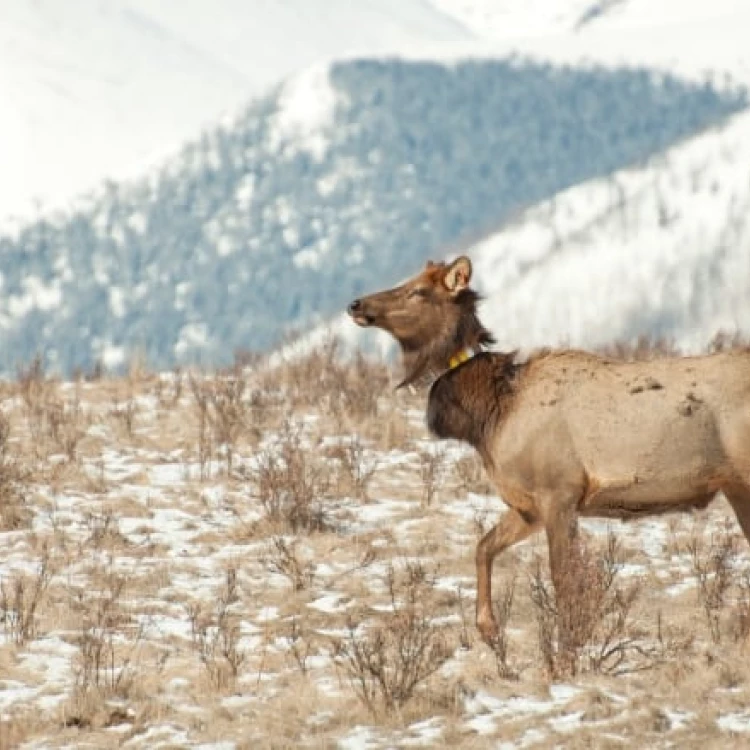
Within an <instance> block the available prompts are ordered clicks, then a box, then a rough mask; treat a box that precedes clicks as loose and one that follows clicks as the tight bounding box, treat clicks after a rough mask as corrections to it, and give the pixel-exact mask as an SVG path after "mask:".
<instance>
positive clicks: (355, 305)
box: [349, 299, 362, 313]
mask: <svg viewBox="0 0 750 750" xmlns="http://www.w3.org/2000/svg"><path fill="white" fill-rule="evenodd" d="M361 307H362V303H361V302H360V301H359V300H358V299H355V300H354V302H352V303H351V304H350V305H349V312H350V313H355V312H357V310H359V309H360V308H361Z"/></svg>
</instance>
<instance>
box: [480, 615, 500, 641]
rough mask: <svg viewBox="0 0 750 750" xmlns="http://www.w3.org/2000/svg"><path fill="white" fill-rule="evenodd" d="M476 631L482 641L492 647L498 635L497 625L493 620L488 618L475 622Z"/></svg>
mask: <svg viewBox="0 0 750 750" xmlns="http://www.w3.org/2000/svg"><path fill="white" fill-rule="evenodd" d="M477 630H479V634H480V635H481V636H482V640H483V641H484V642H485V643H486V644H487V645H488V646H494V645H495V643H497V637H498V635H499V633H498V629H497V623H496V622H495V620H494V618H488V619H486V620H485V619H483V620H477Z"/></svg>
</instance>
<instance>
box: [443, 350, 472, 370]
mask: <svg viewBox="0 0 750 750" xmlns="http://www.w3.org/2000/svg"><path fill="white" fill-rule="evenodd" d="M472 354H474V352H472V351H471V350H470V349H461V350H460V351H458V352H456V353H455V354H454V355H453V356H452V357H451V358H450V359H449V360H448V367H450V368H451V370H452V369H453V368H454V367H458V366H459V365H461V364H463V363H464V362H466V360H467V359H471V356H472Z"/></svg>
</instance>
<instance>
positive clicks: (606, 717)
mask: <svg viewBox="0 0 750 750" xmlns="http://www.w3.org/2000/svg"><path fill="white" fill-rule="evenodd" d="M730 343H732V345H734V343H736V342H730ZM726 345H727V344H726V342H723V343H722V342H718V341H717V343H716V346H717V347H719V346H726ZM652 349H658V350H659V351H669V347H668V346H667V345H665V344H661V345H659V346H658V347H651V346H650V345H648V346H647V345H646V344H645V343H643V342H642V343H641V344H639V345H638V346H636V347H635V348H634V351H633V350H630V349H627V350H626V348H624V347H623V348H622V350H621V351H620V352H619V354H618V356H627V357H636V356H637V357H645V356H652V355H653V352H652V351H651V350H652ZM248 361H251V365H250V366H248V367H241V366H240V365H239V364H238V365H237V366H235V367H232V368H229V369H227V370H226V371H223V372H221V373H206V372H203V373H198V372H192V373H189V372H182V371H176V372H173V373H164V374H162V375H161V376H155V375H153V374H151V373H149V372H148V371H147V369H146V368H145V367H144V366H143V364H142V363H140V364H139V363H134V366H133V368H131V371H130V372H129V373H128V375H127V376H126V377H123V378H115V377H108V376H106V375H101V376H100V377H99V378H98V379H95V380H90V379H80V380H78V381H77V382H73V383H64V382H59V381H57V380H55V379H54V378H51V377H49V376H47V375H46V374H45V373H44V372H43V370H42V368H41V364H40V362H35V363H32V365H31V366H29V367H28V368H25V369H23V370H20V371H19V373H18V377H17V379H16V380H15V381H14V382H11V383H7V384H4V386H3V388H2V391H1V392H0V399H1V400H2V403H1V404H0V407H1V408H0V569H1V570H2V573H0V624H2V628H0V749H1V748H3V747H17V746H18V747H24V743H29V744H28V746H29V747H31V746H37V747H39V746H44V747H84V746H88V747H102V748H107V747H118V746H120V745H125V746H127V747H144V748H147V747H149V748H150V747H156V746H165V747H170V746H171V747H190V746H193V745H198V744H200V743H215V742H220V741H225V742H234V743H235V745H236V747H238V748H243V747H248V748H249V747H252V748H256V747H257V748H270V747H290V748H291V747H294V748H298V747H336V746H338V745H339V744H340V743H343V744H344V745H346V744H347V743H349V744H350V745H354V744H356V743H359V744H360V745H362V744H369V746H372V747H385V746H390V747H407V746H429V747H444V746H446V745H451V746H455V747H456V748H457V749H459V750H462V749H464V748H480V747H496V746H498V745H499V744H500V743H502V742H508V743H512V744H515V745H518V746H521V745H525V746H534V745H535V744H536V746H539V747H545V746H553V745H558V746H563V747H607V746H612V747H615V746H616V747H622V746H633V747H658V746H667V745H669V744H671V745H673V746H679V747H693V746H696V745H698V744H700V745H701V746H705V747H722V746H727V743H730V744H731V743H732V742H736V743H739V742H742V741H744V739H746V738H747V737H748V736H750V719H743V717H744V716H746V715H747V711H746V708H745V706H746V704H747V701H748V699H750V667H748V666H746V665H747V647H748V635H749V634H750V566H749V565H748V564H747V561H748V559H749V557H750V555H749V554H748V548H747V544H746V542H745V540H744V539H743V538H742V536H741V534H740V533H739V530H738V527H737V526H736V522H735V521H734V519H733V518H732V516H731V511H730V509H729V507H728V505H727V504H726V503H723V502H720V503H717V504H716V505H715V506H712V508H711V509H710V510H709V511H708V512H706V513H703V514H701V515H699V516H697V517H696V520H695V521H693V520H691V519H690V518H685V517H682V516H680V517H673V518H670V517H666V518H664V519H656V520H653V521H651V520H649V521H644V522H638V523H633V524H629V525H619V526H615V527H612V529H610V530H609V531H606V530H605V529H604V528H603V526H601V525H596V524H593V525H587V522H584V523H583V526H584V531H585V532H586V534H587V536H586V539H587V545H586V547H585V548H584V552H583V554H582V555H581V557H580V559H579V560H578V561H577V562H576V565H575V566H574V569H571V571H570V579H571V580H570V589H571V591H572V592H573V593H574V594H575V596H576V597H578V598H577V599H576V601H577V602H578V604H577V606H576V607H571V606H569V605H568V604H566V602H565V601H558V600H557V598H556V597H555V595H554V592H553V589H552V587H551V584H550V581H549V575H548V572H547V568H546V563H541V562H539V560H540V559H541V560H546V545H545V543H544V540H543V539H542V538H541V537H538V538H536V539H534V540H531V541H530V542H528V543H527V544H524V545H519V547H518V548H517V549H514V550H513V551H511V552H508V553H505V554H504V555H502V557H501V558H500V559H499V560H498V563H497V566H496V575H495V592H494V602H495V609H496V617H497V620H498V622H499V624H500V633H501V635H500V637H499V638H498V640H497V642H496V643H495V644H494V648H492V649H490V648H489V647H487V646H486V645H484V644H483V643H481V641H480V640H479V638H478V636H477V634H476V631H475V628H474V623H473V620H474V598H475V590H474V586H475V580H474V545H475V544H476V541H477V535H478V534H479V533H480V532H481V531H482V530H486V529H487V528H488V527H489V526H490V525H491V524H493V523H494V522H495V521H496V517H497V515H498V514H499V513H500V512H501V511H502V503H501V502H500V500H499V499H497V498H494V497H492V495H493V492H494V491H493V490H492V488H491V486H490V485H489V484H488V482H487V479H486V476H485V474H484V470H483V468H482V466H481V462H480V461H479V460H478V459H477V458H476V457H475V456H473V455H469V454H467V453H465V452H461V451H460V450H459V449H458V448H457V447H456V446H453V445H451V444H445V445H443V444H441V445H439V446H438V445H434V444H433V445H430V444H429V443H428V442H426V440H427V436H426V434H425V431H424V412H423V409H424V403H423V400H422V397H420V396H414V395H412V394H409V393H403V392H397V393H396V392H393V390H392V388H391V385H392V384H391V381H390V379H389V376H388V373H387V370H386V369H385V367H384V366H383V365H382V364H380V363H369V362H368V361H367V360H365V359H359V360H357V361H355V362H354V363H349V364H347V363H346V362H344V361H342V359H341V358H340V356H339V351H338V348H337V345H336V344H335V343H333V342H331V343H329V344H327V345H325V346H323V347H321V348H320V349H319V350H317V351H315V352H313V353H312V354H311V355H310V356H308V357H301V358H298V359H294V360H291V361H288V362H283V363H281V364H279V365H277V366H274V367H269V366H268V365H267V363H265V362H264V361H263V360H259V359H257V358H252V360H248ZM609 534H614V536H612V537H610V536H609ZM615 538H616V543H615V541H614V539H615ZM644 550H647V553H646V552H645V551H644ZM571 601H573V598H571ZM644 670H647V671H644ZM561 680H565V682H564V683H561V682H560V681H561ZM722 717H723V718H722ZM727 717H729V718H727ZM720 719H721V721H720ZM722 721H729V722H730V723H729V725H728V726H730V727H734V729H731V730H730V729H727V728H726V727H725V725H724V724H722ZM743 721H744V722H745V724H743V723H742V722H743ZM732 722H734V723H732ZM737 726H740V727H743V726H747V728H748V733H747V734H746V733H745V730H744V729H742V728H740V729H737V728H736V727H737ZM731 732H734V734H732V733H731ZM607 743H609V745H608V744H607Z"/></svg>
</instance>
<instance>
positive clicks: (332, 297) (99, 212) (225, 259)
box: [0, 57, 745, 370]
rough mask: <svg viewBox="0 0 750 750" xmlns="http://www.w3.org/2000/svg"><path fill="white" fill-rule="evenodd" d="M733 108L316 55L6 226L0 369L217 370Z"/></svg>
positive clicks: (628, 88) (557, 74)
mask: <svg viewBox="0 0 750 750" xmlns="http://www.w3.org/2000/svg"><path fill="white" fill-rule="evenodd" d="M744 105H745V101H744V99H743V98H742V97H738V96H736V95H730V94H726V95H724V94H719V93H717V92H715V91H714V90H713V89H711V88H710V87H706V86H697V85H692V84H685V83H683V82H681V81H679V80H678V79H675V78H673V77H670V76H659V77H654V76H653V75H651V74H650V72H649V71H648V70H644V69H641V70H638V69H631V70H619V69H611V70H605V69H595V68H588V69H576V68H556V67H552V66H549V65H540V64H535V63H524V62H522V61H518V60H507V59H502V58H501V59H486V58H471V57H468V58H464V59H462V60H461V59H459V60H450V61H449V62H447V63H444V62H441V61H424V60H423V61H411V62H403V61H400V60H397V59H386V60H380V59H375V60H373V59H353V60H349V61H346V62H341V63H335V64H325V65H319V66H316V67H314V68H312V69H310V70H308V71H307V72H305V73H304V74H301V75H298V76H296V77H294V78H292V79H291V80H289V81H288V82H287V83H286V84H284V85H283V86H282V87H280V88H279V89H277V90H275V91H274V92H273V93H272V94H270V95H268V96H266V97H264V98H262V99H260V100H258V101H257V102H255V103H254V104H253V105H251V106H250V107H249V108H248V109H247V111H246V112H245V113H243V114H242V115H241V116H240V117H239V118H238V119H237V120H236V121H233V122H229V123H225V124H224V125H222V126H220V127H218V128H215V129H213V130H211V131H207V132H206V133H205V135H204V136H203V137H202V138H201V139H200V140H198V141H196V142H193V143H191V144H190V145H189V146H188V147H186V148H185V149H184V150H183V151H182V152H181V153H180V154H179V155H178V156H176V157H175V158H173V159H171V160H170V161H168V162H167V163H166V164H165V165H164V166H163V168H161V169H160V170H156V171H154V172H152V173H151V174H150V176H149V177H148V178H145V179H142V180H138V181H135V182H133V183H129V184H127V183H126V184H123V185H111V186H109V187H108V188H107V189H106V191H104V193H103V194H102V195H100V196H98V197H96V198H95V199H92V200H91V202H90V204H89V205H87V206H80V207H79V208H78V210H76V211H75V212H72V213H63V214H60V215H55V216H50V217H48V218H47V219H46V220H44V221H41V222H38V223H36V224H33V225H31V226H29V227H26V228H24V229H22V230H21V231H19V232H18V233H17V234H16V235H15V236H9V237H6V238H1V237H0V271H1V272H2V278H3V295H1V296H0V368H2V369H5V370H7V369H9V368H12V367H13V366H14V365H15V363H16V362H18V361H19V360H27V359H29V358H30V357H32V356H34V354H35V353H36V352H44V353H45V354H46V355H47V357H48V359H49V360H50V362H51V363H53V364H55V365H56V366H58V367H59V368H61V369H63V370H70V369H71V368H73V367H76V366H81V367H88V366H91V365H92V364H93V363H94V362H95V361H97V360H102V361H103V362H104V363H105V365H107V366H115V365H121V364H123V363H124V361H125V359H126V358H127V356H128V352H132V351H133V350H135V349H141V350H142V351H143V352H144V353H145V354H146V356H147V357H148V361H149V362H150V363H152V364H153V365H156V366H169V365H170V364H172V363H174V362H187V361H196V360H198V361H205V362H210V363H219V362H226V361H228V360H231V357H232V354H233V352H234V350H235V349H238V348H244V349H248V348H250V349H257V348H263V347H268V346H270V345H272V344H274V343H276V342H278V341H279V339H280V338H281V336H282V334H283V333H284V332H285V331H286V330H288V329H289V328H290V327H291V326H297V327H299V326H303V325H310V324H311V323H313V322H314V321H316V320H319V319H321V318H322V317H324V316H325V315H330V314H333V313H335V312H336V311H337V310H339V309H342V307H343V306H344V305H345V304H346V302H347V301H348V300H350V299H351V298H352V297H353V296H355V295H357V294H361V293H362V292H363V291H364V290H366V289H367V288H371V287H372V286H373V285H375V284H378V283H386V282H387V281H388V280H391V279H392V278H393V277H394V275H399V274H406V273H409V272H411V271H412V270H413V269H414V267H415V266H416V265H417V264H420V263H422V262H424V260H425V259H426V258H427V257H429V256H431V255H434V254H435V252H436V251H437V250H439V249H440V248H446V247H447V246H450V245H452V244H455V243H457V242H460V241H461V240H462V239H463V238H465V237H466V236H475V237H476V236H479V235H480V234H482V233H483V232H484V233H486V231H487V229H488V228H490V227H495V226H498V225H499V224H500V223H501V222H503V221H507V220H508V219H510V218H512V217H513V216H514V215H517V214H518V212H519V211H520V210H521V209H523V208H524V207H525V206H529V205H533V204H535V203H537V202H539V201H542V200H545V199H549V198H551V197H552V196H554V195H555V194H556V193H558V192H559V191H560V190H564V189H566V188H570V187H571V186H573V185H576V184H578V183H580V182H582V181H585V180H590V179H593V178H596V177H604V176H606V175H608V174H610V173H611V172H612V171H613V170H617V169H621V168H623V167H625V166H628V165H633V164H637V163H639V162H642V161H644V160H645V159H647V158H649V157H650V156H653V155H654V154H658V153H660V152H661V151H662V150H663V149H664V148H665V147H667V146H669V145H670V144H672V143H674V142H676V141H678V140H680V139H684V138H686V137H689V136H690V135H692V134H693V133H695V132H697V131H700V130H702V129H704V128H706V127H709V126H711V125H713V124H717V123H720V122H721V121H722V120H723V119H724V118H725V117H726V116H728V115H730V114H731V113H733V112H735V111H737V110H738V109H740V108H742V107H744Z"/></svg>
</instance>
